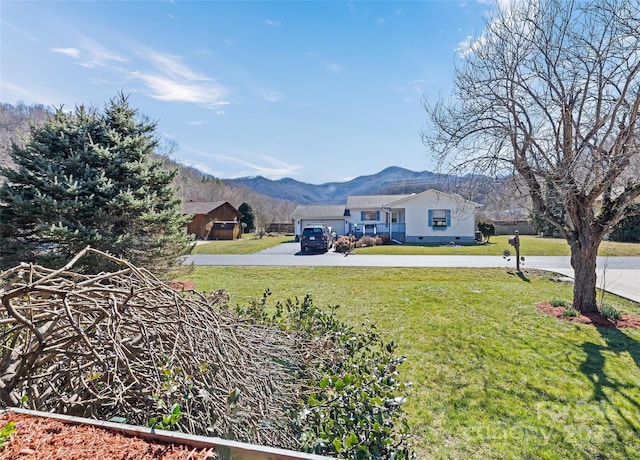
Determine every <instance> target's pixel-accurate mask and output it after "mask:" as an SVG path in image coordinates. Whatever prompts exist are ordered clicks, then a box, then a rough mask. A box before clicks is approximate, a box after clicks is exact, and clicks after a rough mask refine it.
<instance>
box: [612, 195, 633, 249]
mask: <svg viewBox="0 0 640 460" xmlns="http://www.w3.org/2000/svg"><path fill="white" fill-rule="evenodd" d="M625 215H626V217H625V218H624V219H622V220H621V221H620V222H618V223H617V224H616V225H615V227H613V231H612V232H611V234H610V235H609V239H610V240H611V241H621V242H629V243H635V242H638V241H640V204H633V205H631V206H629V207H628V208H627V209H625Z"/></svg>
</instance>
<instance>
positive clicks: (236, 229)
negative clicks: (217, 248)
mask: <svg viewBox="0 0 640 460" xmlns="http://www.w3.org/2000/svg"><path fill="white" fill-rule="evenodd" d="M182 209H183V213H184V214H187V215H192V216H193V218H192V219H191V222H190V223H189V224H188V225H187V233H191V234H194V235H195V236H196V238H197V239H199V240H234V239H238V238H240V237H241V236H242V235H241V233H242V229H241V226H240V217H242V214H241V213H240V212H239V211H238V210H237V209H236V208H234V207H233V206H232V205H231V204H230V203H229V202H228V201H187V202H185V203H183V207H182Z"/></svg>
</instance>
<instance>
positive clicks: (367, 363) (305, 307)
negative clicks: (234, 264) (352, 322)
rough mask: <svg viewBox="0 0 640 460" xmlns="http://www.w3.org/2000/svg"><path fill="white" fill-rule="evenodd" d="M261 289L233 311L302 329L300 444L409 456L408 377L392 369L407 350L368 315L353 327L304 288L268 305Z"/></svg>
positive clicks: (347, 453)
mask: <svg viewBox="0 0 640 460" xmlns="http://www.w3.org/2000/svg"><path fill="white" fill-rule="evenodd" d="M267 297H268V292H267V293H266V294H265V295H264V296H263V298H262V301H261V302H254V305H253V306H252V307H251V308H249V309H242V310H239V311H238V312H239V313H240V314H241V316H245V317H246V316H247V315H250V316H251V317H252V318H253V319H254V320H255V321H257V322H264V321H267V322H269V323H273V324H277V325H278V326H279V327H280V328H282V329H286V330H291V331H297V333H301V334H306V335H307V336H308V339H309V342H308V343H309V344H310V346H311V348H312V350H310V351H312V352H311V353H310V354H309V356H310V360H309V363H308V368H307V369H303V370H298V376H299V378H301V379H305V380H307V382H306V386H307V387H308V388H309V389H310V391H309V392H308V394H307V395H306V397H305V400H303V401H301V404H300V407H299V408H297V409H296V411H295V413H293V414H291V418H292V423H293V427H294V431H295V432H296V433H298V436H299V441H300V445H301V447H300V450H302V451H304V452H311V453H315V454H321V455H330V456H337V457H339V458H345V459H353V460H356V459H389V460H390V459H397V460H401V459H409V458H415V455H414V453H413V450H412V449H411V447H410V444H409V431H410V428H409V423H408V421H407V418H406V415H405V413H404V409H403V403H404V402H405V400H406V398H407V395H408V388H409V385H408V384H405V383H403V382H402V381H401V380H400V379H399V376H398V367H399V365H400V364H401V363H402V362H403V361H404V360H405V358H404V357H403V356H397V355H396V348H397V347H396V345H395V344H394V343H393V342H386V343H385V342H384V341H382V339H381V338H380V335H379V334H378V333H377V332H376V328H375V325H373V324H370V323H368V322H367V323H364V324H362V327H361V328H360V329H358V331H356V330H355V329H354V328H352V327H351V326H348V325H346V324H345V323H343V322H341V321H339V320H338V319H337V318H336V315H335V311H336V309H337V308H338V307H332V308H330V309H329V310H328V311H327V312H325V311H324V310H322V309H320V308H318V307H316V306H314V305H313V302H312V299H311V297H310V296H306V297H305V298H304V300H303V301H302V302H300V301H299V300H298V299H296V300H295V302H293V301H291V300H289V301H287V302H286V303H284V304H282V303H277V304H276V305H275V307H274V308H268V307H267V304H266V301H267ZM274 309H275V313H273V314H268V313H267V311H273V310H274ZM318 376H320V378H319V379H318Z"/></svg>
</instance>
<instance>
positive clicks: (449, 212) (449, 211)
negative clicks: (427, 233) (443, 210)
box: [447, 209, 451, 228]
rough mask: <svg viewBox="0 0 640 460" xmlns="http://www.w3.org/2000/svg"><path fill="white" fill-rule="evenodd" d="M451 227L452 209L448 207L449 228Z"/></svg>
mask: <svg viewBox="0 0 640 460" xmlns="http://www.w3.org/2000/svg"><path fill="white" fill-rule="evenodd" d="M449 227H451V209H447V228H449Z"/></svg>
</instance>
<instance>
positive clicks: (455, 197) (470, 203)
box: [386, 189, 483, 208]
mask: <svg viewBox="0 0 640 460" xmlns="http://www.w3.org/2000/svg"><path fill="white" fill-rule="evenodd" d="M428 194H436V195H442V196H445V197H448V198H451V199H453V200H456V201H458V202H460V203H464V204H465V205H468V206H473V207H476V208H480V207H482V206H483V205H481V204H480V203H476V202H475V201H471V200H467V199H466V198H463V197H461V196H460V195H454V194H451V193H446V192H441V191H440V190H434V189H429V190H425V191H424V192H420V193H412V194H411V195H406V196H404V197H402V198H399V199H398V200H396V201H392V202H389V203H387V204H386V206H387V207H389V206H396V205H397V204H400V203H403V202H407V201H409V200H412V199H414V198H416V197H419V196H422V195H428Z"/></svg>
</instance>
